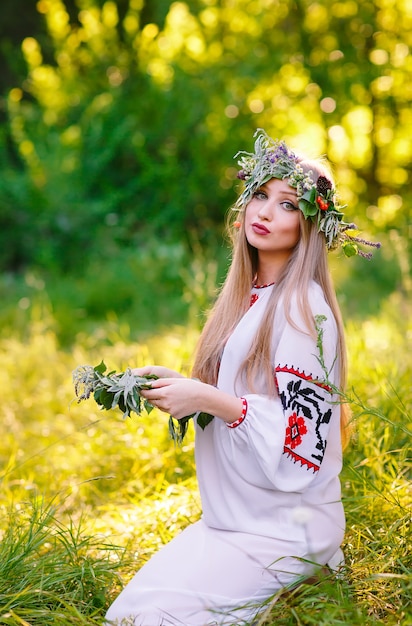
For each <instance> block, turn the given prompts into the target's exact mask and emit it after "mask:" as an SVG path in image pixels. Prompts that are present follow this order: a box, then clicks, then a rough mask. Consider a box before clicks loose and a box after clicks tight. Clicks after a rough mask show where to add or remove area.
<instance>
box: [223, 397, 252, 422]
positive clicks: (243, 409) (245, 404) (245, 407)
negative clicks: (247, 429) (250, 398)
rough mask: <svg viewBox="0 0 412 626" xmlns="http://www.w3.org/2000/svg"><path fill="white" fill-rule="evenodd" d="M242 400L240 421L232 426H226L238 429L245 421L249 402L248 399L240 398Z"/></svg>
mask: <svg viewBox="0 0 412 626" xmlns="http://www.w3.org/2000/svg"><path fill="white" fill-rule="evenodd" d="M240 399H241V400H242V404H243V407H242V415H241V416H240V417H239V419H238V420H236V421H235V422H232V423H231V424H226V426H228V428H236V426H239V424H241V423H242V422H243V420H244V419H245V417H246V413H247V400H246V398H240Z"/></svg>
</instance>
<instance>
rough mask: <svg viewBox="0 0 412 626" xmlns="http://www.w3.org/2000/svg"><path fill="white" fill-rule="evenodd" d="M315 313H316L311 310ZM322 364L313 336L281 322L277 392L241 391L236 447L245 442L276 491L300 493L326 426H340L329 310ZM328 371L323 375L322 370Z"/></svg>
mask: <svg viewBox="0 0 412 626" xmlns="http://www.w3.org/2000/svg"><path fill="white" fill-rule="evenodd" d="M315 314H316V313H315ZM322 320H323V321H322V350H323V356H322V358H323V367H322V365H321V362H320V356H321V355H320V352H319V346H318V345H317V341H316V339H314V338H313V337H311V336H310V335H309V334H307V333H306V332H304V331H303V330H300V328H303V323H302V322H301V320H296V326H297V327H295V325H294V324H290V323H288V322H286V323H284V324H283V330H282V332H281V335H280V337H279V340H278V343H277V348H276V350H275V353H274V376H275V382H276V388H277V392H278V395H277V397H275V398H269V397H268V396H261V395H254V394H246V395H245V399H246V402H247V411H246V415H245V418H244V420H243V421H242V422H241V423H240V424H239V425H238V426H237V427H236V428H233V429H232V431H233V437H234V438H235V439H237V440H238V443H239V445H242V442H243V443H246V442H247V446H248V448H249V450H250V454H254V455H255V456H256V459H257V462H258V463H259V465H260V468H261V470H262V471H263V473H264V475H265V478H266V479H267V480H269V482H270V484H271V486H273V487H275V488H276V489H279V490H281V491H294V492H301V491H303V490H305V489H306V488H307V487H308V486H309V485H310V483H311V482H312V481H313V480H314V479H315V478H316V477H317V475H318V473H319V470H320V468H321V465H322V461H323V459H324V455H325V450H326V445H327V438H328V433H329V429H330V428H338V429H339V427H340V426H339V424H340V407H339V404H338V402H337V400H338V398H337V397H336V395H335V394H334V393H333V387H334V386H335V385H336V386H338V366H337V359H336V349H337V329H336V323H335V320H334V318H333V316H332V313H331V311H330V310H329V312H328V315H323V318H322ZM325 369H326V370H327V372H328V375H326V371H325Z"/></svg>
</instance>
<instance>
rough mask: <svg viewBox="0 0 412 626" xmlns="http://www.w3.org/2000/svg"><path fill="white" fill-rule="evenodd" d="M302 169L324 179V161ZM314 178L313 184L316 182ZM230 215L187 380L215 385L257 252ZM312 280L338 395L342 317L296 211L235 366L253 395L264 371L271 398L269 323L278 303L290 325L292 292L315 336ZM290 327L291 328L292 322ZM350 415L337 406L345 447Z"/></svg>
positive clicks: (319, 238)
mask: <svg viewBox="0 0 412 626" xmlns="http://www.w3.org/2000/svg"><path fill="white" fill-rule="evenodd" d="M300 164H301V166H302V167H303V169H304V170H307V171H309V170H311V171H312V177H315V179H316V180H317V178H318V177H319V176H321V175H322V176H325V175H326V176H327V178H329V179H330V180H331V179H332V176H331V172H330V171H329V170H328V168H327V167H326V165H325V164H324V162H322V161H321V160H319V161H308V160H302V161H301V163H300ZM316 180H314V182H316ZM231 213H234V212H233V211H231ZM231 222H233V217H232V218H230V217H229V220H228V228H229V229H230V230H229V236H230V237H231V240H232V262H231V265H230V268H229V271H228V274H227V277H226V280H225V282H224V284H223V286H222V288H221V290H220V293H219V295H218V298H217V300H216V302H215V304H214V306H213V308H212V310H211V313H210V315H209V318H208V320H207V322H206V324H205V326H204V328H203V332H202V334H201V336H200V339H199V342H198V346H197V350H196V355H195V361H194V366H193V376H195V377H197V378H199V379H200V380H202V381H204V382H206V383H209V384H212V385H215V384H216V383H217V377H218V372H219V364H220V358H221V354H222V350H223V347H224V345H225V343H226V341H227V339H228V338H229V336H230V335H231V333H232V332H233V330H234V328H235V327H236V325H237V323H238V322H239V320H240V319H241V318H242V316H243V315H244V313H245V312H246V311H247V310H248V308H249V302H250V289H251V285H252V282H253V279H254V278H255V276H256V274H257V271H258V256H257V250H256V249H255V248H253V247H252V246H250V245H249V243H248V242H247V239H246V236H245V231H244V224H242V225H241V227H240V229H239V231H237V232H234V229H233V226H232V224H231ZM312 280H314V281H316V282H317V283H318V284H319V285H320V286H321V288H322V291H323V294H324V297H325V300H326V302H327V304H328V305H329V307H330V308H331V310H332V313H333V316H334V318H335V321H336V325H337V329H338V355H337V360H338V365H339V369H340V382H339V388H340V391H341V392H344V390H345V387H346V377H347V358H346V345H345V335H344V328H343V322H342V316H341V312H340V308H339V304H338V301H337V298H336V294H335V290H334V287H333V283H332V278H331V275H330V272H329V267H328V261H327V249H326V245H325V238H324V235H323V233H319V232H318V230H317V226H316V223H314V222H312V220H310V219H307V220H306V219H305V218H304V216H303V214H302V213H301V212H300V238H299V242H298V243H297V245H296V247H295V249H294V251H293V253H292V255H291V256H290V258H289V260H288V262H287V263H286V265H285V267H284V268H283V271H282V274H281V276H280V278H279V280H278V281H277V284H276V289H275V290H273V292H272V294H271V296H270V300H269V301H268V305H267V308H266V312H265V315H264V318H263V319H262V322H261V324H260V327H259V329H258V331H257V333H256V336H255V337H254V340H253V342H252V345H251V347H250V350H249V353H248V355H247V357H246V359H245V361H244V362H243V363H242V365H241V366H240V370H239V375H240V376H243V377H244V378H245V380H246V381H247V383H248V386H249V388H250V389H251V390H252V391H253V389H254V381H255V380H257V379H258V376H260V375H261V374H262V372H263V373H264V378H265V380H266V384H267V388H268V390H269V392H270V393H272V394H275V393H276V388H275V380H274V375H273V363H272V361H271V343H272V334H273V320H274V316H275V312H276V308H277V306H278V303H279V301H280V300H282V306H284V308H285V315H286V318H287V320H288V322H290V323H291V324H293V320H292V319H291V303H292V299H293V298H294V297H295V296H296V294H297V298H298V299H297V304H298V308H299V312H300V315H301V317H302V320H303V321H304V323H305V326H306V329H305V330H307V332H309V333H310V334H311V335H312V336H313V337H314V338H316V328H315V323H314V319H313V314H312V315H311V313H312V312H311V310H310V306H309V302H308V289H309V284H310V282H311V281H312ZM293 325H294V324H293ZM349 422H350V411H349V407H348V405H347V404H346V403H344V402H342V403H341V434H342V444H343V446H344V447H345V446H346V444H347V443H348V441H349V438H350V428H349Z"/></svg>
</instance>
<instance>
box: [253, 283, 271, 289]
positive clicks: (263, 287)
mask: <svg viewBox="0 0 412 626" xmlns="http://www.w3.org/2000/svg"><path fill="white" fill-rule="evenodd" d="M272 285H276V283H274V282H273V283H266V284H265V285H253V288H254V289H265V287H271V286H272Z"/></svg>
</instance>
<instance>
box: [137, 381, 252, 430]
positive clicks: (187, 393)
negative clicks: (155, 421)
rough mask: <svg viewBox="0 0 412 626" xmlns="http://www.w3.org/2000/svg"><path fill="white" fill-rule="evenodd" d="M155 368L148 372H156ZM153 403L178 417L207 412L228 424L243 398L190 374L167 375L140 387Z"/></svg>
mask: <svg viewBox="0 0 412 626" xmlns="http://www.w3.org/2000/svg"><path fill="white" fill-rule="evenodd" d="M157 371H158V370H152V371H151V373H153V374H156V375H158V374H157ZM141 394H142V396H144V397H145V398H146V399H147V400H149V402H150V403H151V404H153V406H155V407H157V408H158V409H160V410H161V411H164V412H165V413H169V414H170V415H173V417H175V418H176V419H181V418H182V417H186V416H187V415H192V414H193V413H197V412H198V411H199V412H202V413H209V414H210V415H214V416H215V417H218V418H220V419H222V420H223V421H224V422H226V423H228V424H230V423H232V422H235V421H236V420H238V419H239V418H240V417H241V415H242V411H243V400H242V398H237V397H235V396H231V395H230V394H228V393H225V392H224V391H220V390H219V389H216V387H213V386H212V385H208V384H206V383H202V382H200V381H198V380H194V379H192V378H185V377H183V376H180V377H171V378H159V379H158V380H153V381H151V389H146V390H142V392H141Z"/></svg>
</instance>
